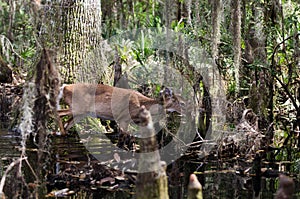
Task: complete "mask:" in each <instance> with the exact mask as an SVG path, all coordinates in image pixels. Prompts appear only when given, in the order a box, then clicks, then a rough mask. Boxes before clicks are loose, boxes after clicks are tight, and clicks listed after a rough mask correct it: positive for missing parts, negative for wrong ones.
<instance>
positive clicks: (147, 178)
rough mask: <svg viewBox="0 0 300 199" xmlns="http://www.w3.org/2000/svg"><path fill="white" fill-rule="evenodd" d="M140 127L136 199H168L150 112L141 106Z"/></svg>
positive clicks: (164, 172) (163, 164) (163, 169)
mask: <svg viewBox="0 0 300 199" xmlns="http://www.w3.org/2000/svg"><path fill="white" fill-rule="evenodd" d="M140 119H141V123H142V127H141V134H142V139H141V143H140V145H141V148H140V151H141V155H140V159H139V168H138V169H139V173H138V175H137V182H136V198H137V199H148V198H152V199H158V198H163V199H168V198H169V196H168V179H167V176H166V163H165V162H164V161H161V160H160V155H159V151H158V145H157V142H156V137H155V131H154V127H153V122H152V118H151V115H150V112H149V111H147V110H146V108H145V107H144V106H142V108H141V111H140Z"/></svg>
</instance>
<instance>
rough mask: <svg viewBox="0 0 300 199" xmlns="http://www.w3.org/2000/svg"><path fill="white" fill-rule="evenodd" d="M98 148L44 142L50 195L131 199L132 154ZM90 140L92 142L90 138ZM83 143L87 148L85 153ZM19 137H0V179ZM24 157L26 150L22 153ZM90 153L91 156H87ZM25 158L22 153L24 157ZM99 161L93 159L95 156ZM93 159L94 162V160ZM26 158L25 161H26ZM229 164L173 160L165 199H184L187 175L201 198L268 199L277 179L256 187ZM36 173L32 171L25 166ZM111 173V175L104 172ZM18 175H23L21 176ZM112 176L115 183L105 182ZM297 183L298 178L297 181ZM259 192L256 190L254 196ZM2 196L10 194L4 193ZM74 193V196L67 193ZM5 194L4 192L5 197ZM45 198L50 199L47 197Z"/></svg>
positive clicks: (75, 141)
mask: <svg viewBox="0 0 300 199" xmlns="http://www.w3.org/2000/svg"><path fill="white" fill-rule="evenodd" d="M97 136H98V137H99V138H100V139H99V140H101V141H100V142H93V141H92V140H91V136H90V135H81V136H80V139H79V138H78V137H76V136H67V137H60V136H50V140H51V145H52V148H51V154H50V156H51V158H50V160H51V163H50V164H49V165H51V166H50V168H49V171H47V173H48V175H47V182H46V183H47V187H48V189H49V192H50V191H53V190H62V189H65V188H68V189H69V190H71V191H72V193H73V194H70V195H69V196H67V197H66V198H74V199H75V198H107V199H109V198H119V199H122V198H134V180H135V177H136V175H135V172H136V171H135V170H134V168H136V166H137V163H135V162H134V161H135V157H136V156H137V155H138V154H133V153H131V154H130V156H131V157H129V156H128V153H126V155H125V153H124V154H122V151H121V150H117V149H116V148H115V147H112V145H111V141H110V140H111V139H108V138H107V136H105V135H102V136H100V135H99V134H98V135H97ZM92 137H94V136H92ZM86 142H89V147H88V148H89V151H88V150H87V147H86V146H87V145H86ZM19 144H20V137H19V136H18V135H16V134H15V133H12V132H7V131H0V156H1V161H0V172H1V173H0V174H1V177H2V176H3V174H4V172H5V170H6V168H7V167H8V165H9V164H10V163H11V162H13V160H15V159H17V158H19V156H20V152H19V151H18V147H19ZM27 150H28V151H30V149H27ZM90 150H93V152H92V153H93V154H94V156H93V155H90ZM30 154H31V153H28V156H30ZM99 154H100V155H101V159H99V156H98V155H99ZM95 157H98V158H97V159H96V158H95ZM28 158H30V157H28ZM230 161H232V160H228V161H224V160H222V162H221V161H218V160H216V159H215V160H209V159H206V160H205V161H203V160H197V159H195V158H194V159H193V160H190V159H185V158H182V160H179V161H178V162H177V163H176V164H175V163H174V164H171V165H169V166H168V176H169V193H170V194H169V195H170V198H171V199H173V198H174V199H177V198H178V199H180V198H186V183H187V179H188V175H189V174H190V173H192V172H195V173H196V174H197V177H198V179H199V181H200V182H201V184H202V186H203V196H204V198H205V199H206V198H211V199H216V198H220V199H227V198H228V199H232V198H241V199H244V198H254V195H255V192H257V193H258V197H257V198H263V199H273V198H274V194H275V192H276V189H277V187H278V178H277V177H270V178H261V180H260V181H257V180H256V179H255V178H252V176H251V175H241V174H239V172H237V169H234V164H231V163H230ZM31 166H32V167H36V166H37V165H31ZM109 170H113V171H109ZM24 172H26V171H25V170H24ZM14 174H15V172H14V171H11V172H10V173H9V175H8V176H7V180H6V183H7V184H6V185H7V186H9V185H11V184H12V183H13V181H12V179H14V180H15V179H18V178H14V176H13V175H14ZM110 175H115V176H117V177H116V178H115V179H113V178H110V177H108V176H110ZM298 177H299V176H298ZM294 181H295V185H296V191H295V194H294V198H300V195H299V183H298V180H297V179H296V178H294ZM259 187H260V188H261V189H260V190H259ZM5 191H13V190H11V189H10V188H7V187H5V188H4V192H5ZM73 191H74V192H73ZM7 193H9V192H7ZM6 195H7V197H8V198H10V197H9V194H6ZM48 196H49V197H50V195H48Z"/></svg>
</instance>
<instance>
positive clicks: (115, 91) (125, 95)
mask: <svg viewBox="0 0 300 199" xmlns="http://www.w3.org/2000/svg"><path fill="white" fill-rule="evenodd" d="M61 98H63V100H64V102H65V103H66V105H68V106H69V108H67V109H61V110H58V115H59V117H60V118H61V117H63V116H69V117H70V119H69V120H68V121H67V122H66V123H65V126H63V124H62V122H61V119H60V118H59V126H60V130H61V133H62V134H65V130H69V129H70V128H71V127H72V126H73V125H74V123H75V121H74V120H78V119H81V118H84V117H86V116H92V117H97V118H101V119H105V120H115V121H116V122H117V123H118V124H119V127H120V128H121V129H122V130H125V131H126V130H127V128H128V125H129V124H130V123H136V124H138V123H139V122H140V121H139V115H138V114H139V111H140V107H141V106H145V107H146V109H147V110H150V112H151V115H154V117H155V115H160V114H163V113H164V112H165V111H168V112H174V111H175V112H178V113H181V112H182V110H183V108H184V105H185V104H184V102H183V101H181V99H180V98H179V97H178V96H175V95H174V94H173V93H172V91H171V90H170V89H168V88H166V89H164V90H163V91H161V97H160V99H151V98H149V97H146V96H144V95H143V94H141V93H139V92H137V91H134V90H130V89H123V88H117V87H112V86H108V85H103V84H85V83H78V84H70V85H64V86H63V87H62V88H61V92H60V95H59V98H58V103H59V101H60V99H61Z"/></svg>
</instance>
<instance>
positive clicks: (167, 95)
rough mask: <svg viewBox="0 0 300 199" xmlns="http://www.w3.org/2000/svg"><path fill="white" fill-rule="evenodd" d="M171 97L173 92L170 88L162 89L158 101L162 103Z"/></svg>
mask: <svg viewBox="0 0 300 199" xmlns="http://www.w3.org/2000/svg"><path fill="white" fill-rule="evenodd" d="M172 96H173V91H172V90H171V89H170V88H166V87H165V88H163V89H162V90H161V91H160V99H161V100H162V101H164V100H165V99H168V98H171V97H172Z"/></svg>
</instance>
